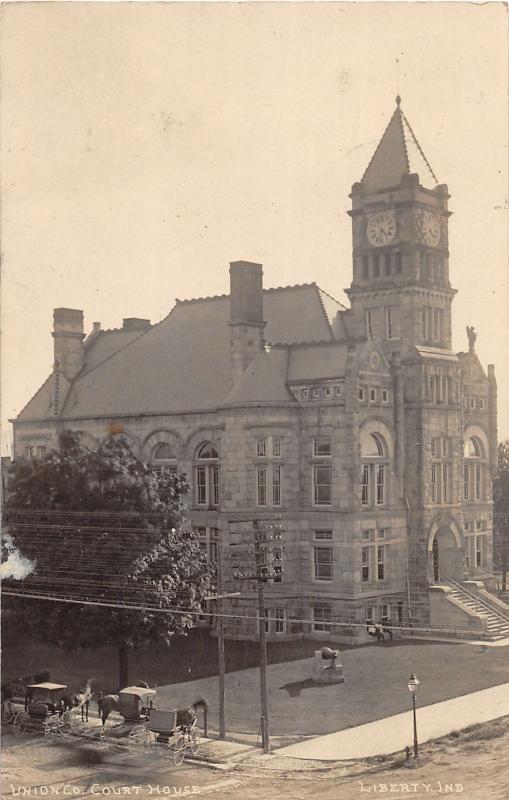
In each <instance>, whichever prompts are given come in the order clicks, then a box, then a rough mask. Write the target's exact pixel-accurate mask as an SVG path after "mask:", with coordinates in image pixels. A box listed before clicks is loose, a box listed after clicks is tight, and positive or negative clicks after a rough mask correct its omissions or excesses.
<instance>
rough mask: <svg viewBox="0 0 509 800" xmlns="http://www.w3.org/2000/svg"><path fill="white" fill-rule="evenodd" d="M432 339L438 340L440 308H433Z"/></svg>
mask: <svg viewBox="0 0 509 800" xmlns="http://www.w3.org/2000/svg"><path fill="white" fill-rule="evenodd" d="M433 341H434V342H439V341H440V309H438V308H434V309H433Z"/></svg>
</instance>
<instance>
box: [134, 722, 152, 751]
mask: <svg viewBox="0 0 509 800" xmlns="http://www.w3.org/2000/svg"><path fill="white" fill-rule="evenodd" d="M155 740H156V737H155V734H154V733H152V731H148V730H147V729H146V727H145V725H135V726H134V728H133V729H132V730H131V732H130V733H129V744H130V745H131V744H132V745H136V746H138V745H141V747H151V746H152V745H153V744H154V743H155Z"/></svg>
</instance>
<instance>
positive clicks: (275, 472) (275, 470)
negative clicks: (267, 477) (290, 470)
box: [272, 464, 281, 506]
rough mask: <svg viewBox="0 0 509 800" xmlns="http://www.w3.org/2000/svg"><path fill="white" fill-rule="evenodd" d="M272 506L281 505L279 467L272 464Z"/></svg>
mask: <svg viewBox="0 0 509 800" xmlns="http://www.w3.org/2000/svg"><path fill="white" fill-rule="evenodd" d="M272 505H274V506H280V505H281V467H280V466H279V464H274V465H273V467H272Z"/></svg>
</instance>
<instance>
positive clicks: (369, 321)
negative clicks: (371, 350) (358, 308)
mask: <svg viewBox="0 0 509 800" xmlns="http://www.w3.org/2000/svg"><path fill="white" fill-rule="evenodd" d="M374 335H375V333H374V329H373V309H372V308H367V309H366V336H367V337H368V339H373V337H374Z"/></svg>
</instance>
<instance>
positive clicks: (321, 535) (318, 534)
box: [315, 528, 332, 542]
mask: <svg viewBox="0 0 509 800" xmlns="http://www.w3.org/2000/svg"><path fill="white" fill-rule="evenodd" d="M315 539H316V541H317V542H324V541H331V540H332V531H331V530H329V529H324V528H318V529H317V530H315Z"/></svg>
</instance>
